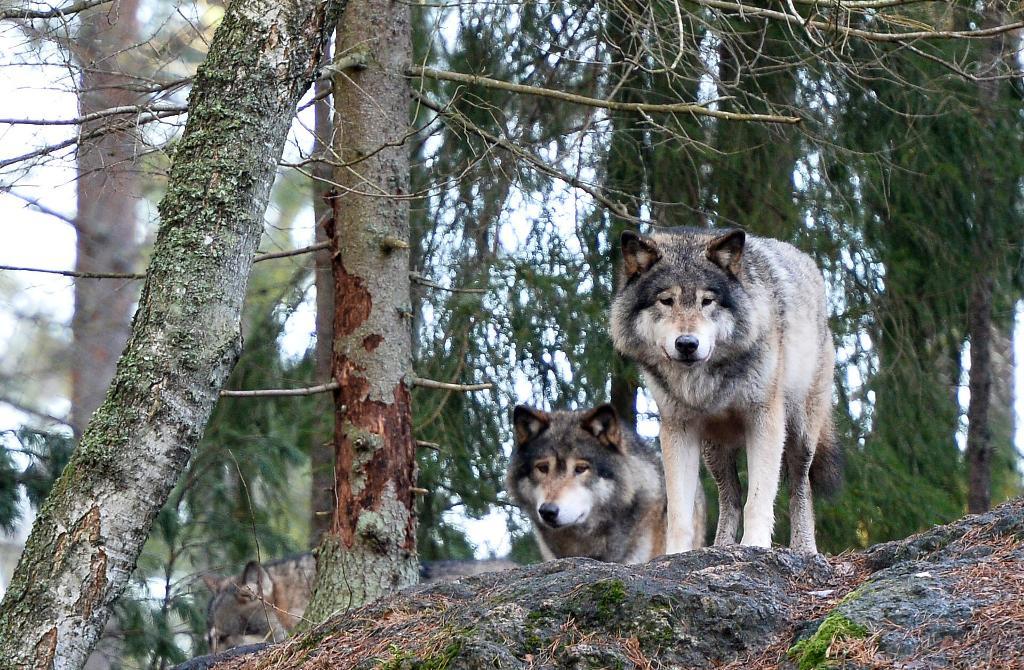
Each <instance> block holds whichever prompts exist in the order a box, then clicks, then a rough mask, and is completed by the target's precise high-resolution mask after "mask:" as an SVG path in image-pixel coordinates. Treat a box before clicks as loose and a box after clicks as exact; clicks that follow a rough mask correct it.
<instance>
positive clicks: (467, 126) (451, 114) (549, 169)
mask: <svg viewBox="0 0 1024 670" xmlns="http://www.w3.org/2000/svg"><path fill="white" fill-rule="evenodd" d="M412 94H413V98H415V99H416V101H417V102H419V103H420V104H421V105H423V106H424V107H426V108H428V109H431V110H433V111H434V112H436V113H437V114H439V115H441V116H442V117H443V118H444V119H445V120H446V121H448V122H453V123H456V124H458V125H459V126H460V127H461V128H463V129H464V130H467V131H469V132H471V133H473V134H474V135H476V136H477V137H479V138H480V139H482V140H484V141H485V142H488V143H490V144H492V145H494V146H498V147H501V148H502V149H504V150H506V151H508V152H509V153H511V154H512V155H513V156H516V157H518V158H522V159H523V160H525V161H526V162H527V163H529V164H530V165H532V166H533V167H534V168H535V169H536V170H537V171H538V172H540V173H541V174H546V175H548V176H549V177H554V178H555V179H558V180H560V181H562V182H563V183H565V184H568V185H569V186H572V187H573V188H578V189H580V190H581V191H583V192H584V193H586V194H587V195H589V196H590V197H592V198H593V199H594V200H596V201H597V202H599V203H601V204H602V205H604V206H605V207H607V208H608V209H609V210H610V211H611V212H612V213H614V214H615V215H616V216H619V217H621V218H623V219H626V220H628V221H632V222H633V223H642V222H641V221H640V220H639V219H636V218H635V217H632V216H630V215H629V214H628V213H627V212H626V207H625V205H623V204H622V203H621V202H615V201H614V200H612V199H611V198H609V197H608V196H606V195H605V194H603V193H601V192H600V191H599V190H597V189H596V188H594V187H593V186H590V185H589V184H587V183H585V182H583V181H582V180H580V179H579V178H577V177H573V176H572V175H570V174H568V173H565V172H562V171H561V170H559V169H558V168H555V167H554V166H552V165H549V164H548V163H546V162H544V161H543V160H541V159H539V158H537V157H536V156H534V155H533V154H532V153H530V152H529V151H527V150H526V149H523V148H522V147H520V146H517V145H515V144H513V143H512V142H509V141H508V140H506V139H503V138H501V137H498V136H496V135H493V134H491V133H489V132H487V131H486V130H484V129H483V128H481V127H480V126H478V125H476V124H475V123H473V122H472V121H470V120H469V119H468V118H466V116H465V115H464V114H462V113H460V112H459V111H458V110H455V109H453V108H451V107H448V106H445V107H442V106H441V105H438V104H437V103H435V102H434V101H433V100H431V99H430V98H428V97H427V96H426V95H424V94H422V93H420V92H418V91H413V93H412Z"/></svg>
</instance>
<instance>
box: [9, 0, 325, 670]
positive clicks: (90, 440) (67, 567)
mask: <svg viewBox="0 0 1024 670" xmlns="http://www.w3.org/2000/svg"><path fill="white" fill-rule="evenodd" d="M338 6H339V5H338V3H335V2H328V3H326V4H325V3H321V2H314V1H313V0H289V1H288V2H281V1H280V0H235V2H233V3H231V4H230V5H229V7H228V9H227V13H226V15H225V17H224V20H223V23H222V25H221V26H220V28H218V30H217V32H216V35H215V37H214V40H213V43H212V44H211V46H210V53H209V55H208V57H207V59H206V62H205V63H204V64H203V66H202V67H200V69H199V72H198V73H197V75H196V79H195V83H194V88H193V91H192V95H191V97H190V100H189V119H188V124H187V126H186V128H185V133H184V136H183V137H182V139H181V141H180V142H179V143H178V145H177V148H176V151H175V156H174V162H173V166H172V168H171V175H170V181H169V184H168V190H167V195H166V196H165V197H164V199H163V201H162V202H161V204H160V217H161V225H160V232H159V235H158V237H157V242H156V247H155V249H154V253H153V260H152V263H151V264H150V268H149V274H148V276H147V279H146V283H145V286H144V288H143V291H142V297H141V300H140V305H139V309H138V312H137V313H136V315H135V320H134V322H133V325H132V334H131V337H130V338H129V340H128V345H127V347H126V349H125V351H124V354H123V355H122V356H121V359H120V361H119V363H118V366H117V373H116V375H115V377H114V381H113V384H112V385H111V388H110V391H109V393H108V394H107V397H106V400H105V401H104V402H103V404H102V405H101V406H100V408H99V409H98V410H97V411H96V413H95V414H94V415H93V418H92V420H91V421H90V423H89V427H88V428H87V429H86V431H85V434H84V435H83V437H82V440H81V442H80V443H79V446H78V449H77V450H76V452H75V454H74V456H73V457H72V460H71V462H70V463H69V465H68V466H67V468H66V469H65V471H64V473H63V474H62V475H61V477H60V479H58V481H57V483H56V484H55V485H54V488H53V491H52V492H51V493H50V496H49V498H48V499H47V500H46V503H45V504H44V505H43V507H42V509H41V510H40V513H39V517H38V518H37V520H36V522H35V525H34V526H33V529H32V534H31V536H30V537H29V540H28V543H27V545H26V547H25V552H24V554H23V555H22V558H21V561H20V563H19V564H18V568H17V570H16V571H15V574H14V578H13V580H12V582H11V584H10V587H9V589H8V591H7V595H6V597H5V598H4V601H3V603H2V604H0V667H5V668H9V667H13V668H60V669H65V668H70V669H77V668H80V667H81V666H82V664H83V662H84V661H85V658H86V656H87V654H88V653H89V649H90V648H91V647H92V645H93V644H94V643H95V642H96V639H97V637H98V636H99V634H100V631H101V630H102V628H103V625H104V622H105V621H106V620H107V618H108V616H109V608H110V604H111V603H112V602H113V601H114V599H115V598H116V597H117V596H118V595H119V594H120V593H121V591H122V590H123V589H124V586H125V584H126V583H127V580H128V576H129V575H130V573H131V571H132V569H133V568H134V567H135V561H136V560H137V558H138V555H139V552H140V551H141V549H142V544H143V542H144V541H145V540H146V537H147V535H148V533H149V529H150V526H151V524H152V521H153V518H154V516H155V515H156V513H157V512H158V511H159V509H160V508H161V506H162V505H163V504H164V502H165V501H166V499H167V495H168V493H169V492H170V490H171V488H172V487H173V486H174V483H175V482H176V480H177V478H178V476H179V475H180V473H181V471H182V469H183V468H184V467H185V464H186V462H187V461H188V458H189V455H190V454H191V452H192V449H193V448H194V447H195V445H196V443H197V442H198V441H199V438H200V436H201V435H202V432H203V430H204V428H205V426H206V422H207V420H208V419H209V416H210V412H211V411H212V409H213V406H214V404H215V403H216V402H217V396H218V392H219V391H220V388H221V386H222V385H223V382H224V380H225V379H226V378H227V375H228V373H229V372H230V370H231V368H232V367H233V365H234V363H235V360H236V359H237V357H238V354H239V351H240V347H241V338H240V335H239V322H240V319H239V317H240V313H241V308H242V301H243V298H244V295H245V288H246V284H247V281H248V276H249V270H250V269H251V266H252V260H253V256H254V253H255V251H256V245H257V243H258V241H259V239H260V234H261V232H262V229H263V215H264V213H265V211H266V206H267V200H268V197H269V192H270V186H271V184H272V183H273V179H274V172H275V169H276V165H277V161H278V159H279V158H280V155H281V150H282V148H283V146H284V141H285V138H286V136H287V133H288V128H289V126H290V121H291V119H292V117H293V116H294V113H295V105H296V103H297V101H298V99H299V97H300V96H301V95H302V93H303V92H304V91H305V90H306V89H308V88H309V84H310V82H311V81H312V79H313V77H314V75H315V72H316V69H317V67H318V65H319V61H320V56H321V53H322V49H323V45H324V41H325V32H326V28H327V26H330V25H332V23H333V21H334V20H335V18H336V13H337V10H338Z"/></svg>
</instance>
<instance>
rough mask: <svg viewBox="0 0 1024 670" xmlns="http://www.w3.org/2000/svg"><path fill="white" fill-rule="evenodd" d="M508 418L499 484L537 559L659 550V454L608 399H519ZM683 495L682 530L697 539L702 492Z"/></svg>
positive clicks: (604, 557) (624, 556)
mask: <svg viewBox="0 0 1024 670" xmlns="http://www.w3.org/2000/svg"><path fill="white" fill-rule="evenodd" d="M512 423H513V426H514V429H515V447H514V449H513V451H512V459H511V461H510V462H509V468H508V473H507V476H506V481H505V486H506V489H507V490H508V492H509V495H510V496H511V497H512V499H513V500H515V501H516V502H517V503H518V504H519V505H520V506H521V507H522V508H523V510H524V511H525V512H526V513H527V514H529V516H530V520H531V521H532V522H533V528H534V533H535V535H536V538H537V545H538V546H539V548H540V553H541V555H542V556H543V557H544V560H552V559H554V558H565V557H568V556H586V557H589V558H595V559H598V560H601V561H609V562H615V563H642V562H644V561H646V560H648V559H650V558H651V557H652V556H657V555H659V554H664V553H665V529H666V526H665V488H664V484H663V479H662V472H661V460H660V459H659V458H658V454H657V452H656V451H655V450H654V449H653V448H652V447H650V446H649V445H648V444H646V443H645V442H644V441H643V440H642V439H641V438H640V437H639V436H638V435H637V434H636V433H635V432H634V431H633V429H632V428H631V427H630V426H628V425H627V424H626V423H624V422H623V421H621V420H620V419H619V417H618V415H617V414H616V412H615V409H614V408H613V407H612V406H611V405H601V406H600V407H597V408H595V409H591V410H584V411H577V412H566V411H559V412H542V411H541V410H538V409H533V408H530V407H526V406H523V405H519V406H518V407H516V408H515V410H514V411H513V415H512ZM690 495H691V496H693V499H692V500H691V501H690V504H689V506H688V508H687V509H689V510H690V517H689V518H688V521H687V530H688V532H689V533H690V536H691V537H693V538H703V536H704V493H703V490H701V489H700V487H697V488H696V489H694V490H691V491H690ZM693 541H694V542H699V541H700V540H699V539H695V540H693Z"/></svg>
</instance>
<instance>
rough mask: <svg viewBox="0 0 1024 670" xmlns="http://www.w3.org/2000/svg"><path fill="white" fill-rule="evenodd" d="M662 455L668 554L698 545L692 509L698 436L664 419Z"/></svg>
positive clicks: (697, 470) (697, 479)
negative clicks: (666, 506) (666, 509)
mask: <svg viewBox="0 0 1024 670" xmlns="http://www.w3.org/2000/svg"><path fill="white" fill-rule="evenodd" d="M661 458H662V461H663V462H664V465H665V496H666V499H667V502H668V528H667V529H666V531H667V532H666V536H665V549H666V552H667V553H669V554H678V553H679V552H682V551H690V550H691V549H693V548H695V547H696V546H697V538H696V536H695V533H694V523H693V511H694V501H695V500H696V497H697V487H698V486H700V439H699V438H698V436H697V435H696V434H695V433H694V432H693V431H691V430H687V429H686V428H685V427H683V426H680V425H674V424H671V423H667V422H663V423H662V424H661Z"/></svg>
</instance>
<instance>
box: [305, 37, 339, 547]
mask: <svg viewBox="0 0 1024 670" xmlns="http://www.w3.org/2000/svg"><path fill="white" fill-rule="evenodd" d="M329 55H330V51H329V50H328V53H327V54H326V57H329ZM330 89H331V82H330V81H329V80H326V79H324V80H321V81H318V82H317V83H316V88H315V91H316V94H317V96H318V97H319V96H320V95H321V94H327V93H329V92H330ZM313 111H314V138H315V139H314V143H313V155H314V156H315V157H316V158H318V159H324V158H327V157H328V156H329V154H330V149H331V134H332V130H331V129H332V128H333V127H334V124H333V123H331V98H330V97H322V98H320V99H319V100H317V101H316V103H314V105H313ZM330 179H331V166H330V163H327V162H325V161H324V160H318V161H317V162H315V163H313V184H312V187H313V188H312V191H313V215H314V218H315V219H316V233H315V234H316V241H317V242H318V243H320V242H328V241H330V239H331V234H330V233H329V232H328V231H330V230H333V229H334V221H333V218H334V213H333V212H332V211H331V210H332V206H331V201H330V198H331V194H332V192H333V191H332V189H331V187H330V186H328V184H329V183H330ZM313 262H314V283H315V285H316V350H315V352H314V354H315V359H316V365H315V369H316V378H317V379H318V380H321V381H323V380H327V379H330V378H331V358H332V355H331V351H332V344H333V342H334V274H333V273H332V272H331V251H330V249H322V250H320V251H317V252H316V254H315V256H314V261H313ZM314 402H316V403H317V405H318V407H319V408H320V411H318V412H317V417H316V426H315V428H314V430H313V444H311V445H310V457H309V467H310V475H311V476H310V513H311V514H312V519H310V525H309V545H310V546H311V547H315V546H317V545H318V544H320V541H321V540H322V539H323V536H324V533H326V532H327V530H328V529H329V528H330V526H331V517H332V516H333V515H334V446H333V441H332V440H331V436H332V435H333V433H334V412H333V411H332V410H331V406H332V403H331V398H330V397H329V396H326V395H320V396H317V397H316V398H315V399H314Z"/></svg>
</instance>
